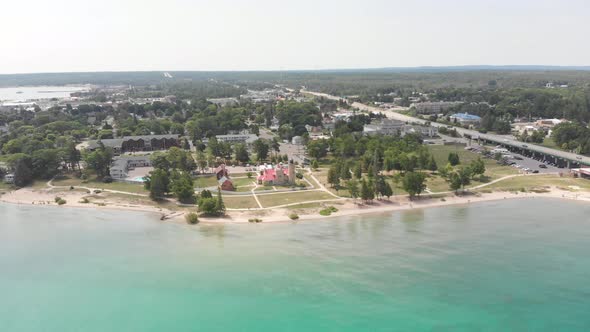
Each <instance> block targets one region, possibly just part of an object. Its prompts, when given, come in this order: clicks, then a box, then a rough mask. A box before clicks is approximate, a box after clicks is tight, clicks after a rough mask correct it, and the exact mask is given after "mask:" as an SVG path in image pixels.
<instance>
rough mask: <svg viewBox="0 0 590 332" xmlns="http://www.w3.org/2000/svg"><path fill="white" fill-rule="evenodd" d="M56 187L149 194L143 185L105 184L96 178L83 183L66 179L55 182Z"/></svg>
mask: <svg viewBox="0 0 590 332" xmlns="http://www.w3.org/2000/svg"><path fill="white" fill-rule="evenodd" d="M52 183H53V185H54V186H65V187H69V186H73V187H90V188H99V189H108V190H117V191H125V192H129V193H136V194H147V193H148V191H147V190H145V188H144V187H143V184H139V183H138V184H135V183H127V182H116V181H114V182H111V183H104V182H102V181H97V180H96V178H92V179H90V180H88V181H87V182H83V181H82V180H81V179H78V178H75V177H66V178H63V179H59V180H54V181H53V182H52Z"/></svg>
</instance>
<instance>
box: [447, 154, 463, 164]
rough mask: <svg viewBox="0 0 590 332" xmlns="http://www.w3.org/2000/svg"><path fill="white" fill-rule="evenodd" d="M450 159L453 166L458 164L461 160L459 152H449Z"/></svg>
mask: <svg viewBox="0 0 590 332" xmlns="http://www.w3.org/2000/svg"><path fill="white" fill-rule="evenodd" d="M448 161H449V163H450V164H451V166H457V165H459V163H460V162H461V161H460V160H459V154H458V153H456V152H450V153H449V157H448Z"/></svg>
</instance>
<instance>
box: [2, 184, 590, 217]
mask: <svg viewBox="0 0 590 332" xmlns="http://www.w3.org/2000/svg"><path fill="white" fill-rule="evenodd" d="M58 195H59V196H60V197H62V198H64V199H65V200H66V201H67V202H68V203H67V204H65V205H62V206H59V205H57V204H56V203H55V202H54V200H53V198H54V197H55V196H58ZM84 196H87V194H84V193H80V192H67V191H64V192H63V193H62V192H59V193H55V192H53V193H49V192H45V191H39V190H34V189H31V188H25V189H20V190H17V191H11V192H7V193H6V194H4V195H1V196H0V202H1V203H7V204H16V205H29V206H53V207H61V208H85V209H89V208H90V209H92V208H94V209H107V210H119V211H121V210H125V211H135V212H149V213H154V214H155V215H158V216H160V220H166V222H170V221H172V222H184V214H185V213H187V212H190V210H188V209H185V210H179V211H172V210H168V209H166V208H161V207H156V206H149V205H142V204H131V203H126V202H124V201H118V202H116V203H111V202H107V203H105V204H104V205H97V204H93V203H82V202H81V200H82V199H83V198H84ZM525 198H550V199H566V200H571V201H579V202H584V203H590V193H589V192H571V191H565V190H561V189H557V188H551V190H550V191H549V192H546V193H535V192H505V191H500V192H492V193H484V194H477V195H467V196H454V195H449V196H445V197H441V198H417V199H415V200H412V201H410V200H409V199H408V197H407V196H395V197H393V198H392V199H391V200H381V201H379V200H375V201H374V202H373V203H372V204H360V200H356V201H353V200H352V199H347V200H342V201H337V200H335V201H334V204H333V205H334V206H335V207H336V208H337V209H338V211H337V212H335V213H333V214H332V215H330V216H322V215H320V214H319V211H317V210H318V209H287V208H277V209H264V210H256V209H252V210H243V211H237V210H232V211H228V212H227V214H226V216H224V217H217V218H209V217H200V222H201V223H203V224H216V223H217V224H223V223H248V222H249V219H254V218H258V219H260V220H262V222H263V223H282V222H283V223H284V222H294V221H293V220H291V219H290V218H289V214H291V213H294V211H295V210H303V213H301V214H299V215H298V217H299V218H298V219H297V221H318V220H323V219H324V220H325V219H331V218H333V217H355V216H361V215H366V214H382V213H391V212H396V211H410V210H420V209H427V208H433V207H445V206H453V205H466V204H467V205H468V204H472V203H479V202H490V201H501V200H514V199H525ZM325 205H326V206H330V205H332V204H331V203H329V202H327V203H325ZM193 210H194V209H193Z"/></svg>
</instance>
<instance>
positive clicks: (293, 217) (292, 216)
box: [289, 213, 299, 220]
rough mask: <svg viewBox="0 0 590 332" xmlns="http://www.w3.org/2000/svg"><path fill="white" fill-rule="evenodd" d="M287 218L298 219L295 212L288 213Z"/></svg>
mask: <svg viewBox="0 0 590 332" xmlns="http://www.w3.org/2000/svg"><path fill="white" fill-rule="evenodd" d="M289 219H291V220H297V219H299V216H298V215H297V213H291V214H289Z"/></svg>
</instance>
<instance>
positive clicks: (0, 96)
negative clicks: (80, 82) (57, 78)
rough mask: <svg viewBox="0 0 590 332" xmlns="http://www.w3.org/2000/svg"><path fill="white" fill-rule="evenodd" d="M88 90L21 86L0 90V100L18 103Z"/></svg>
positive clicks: (66, 95) (81, 88)
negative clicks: (19, 101)
mask: <svg viewBox="0 0 590 332" xmlns="http://www.w3.org/2000/svg"><path fill="white" fill-rule="evenodd" d="M84 90H88V88H85V87H76V86H22V87H10V88H0V100H2V101H18V100H34V99H51V98H66V97H70V94H71V93H74V92H79V91H84Z"/></svg>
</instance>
